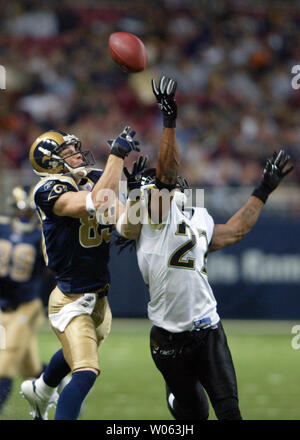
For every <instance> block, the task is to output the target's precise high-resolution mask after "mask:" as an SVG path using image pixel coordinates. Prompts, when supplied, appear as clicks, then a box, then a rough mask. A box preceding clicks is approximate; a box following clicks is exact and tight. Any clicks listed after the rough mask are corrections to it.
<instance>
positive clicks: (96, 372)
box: [73, 367, 100, 376]
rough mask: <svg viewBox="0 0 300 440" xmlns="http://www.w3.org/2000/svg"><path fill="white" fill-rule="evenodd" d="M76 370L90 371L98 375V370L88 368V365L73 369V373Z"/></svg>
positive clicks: (76, 371)
mask: <svg viewBox="0 0 300 440" xmlns="http://www.w3.org/2000/svg"><path fill="white" fill-rule="evenodd" d="M78 371H92V372H93V373H95V374H96V376H99V374H100V370H98V369H96V368H90V367H86V368H76V370H74V371H73V373H78Z"/></svg>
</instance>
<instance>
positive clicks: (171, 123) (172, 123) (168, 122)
mask: <svg viewBox="0 0 300 440" xmlns="http://www.w3.org/2000/svg"><path fill="white" fill-rule="evenodd" d="M163 123H164V127H165V128H175V127H176V119H168V118H164V120H163Z"/></svg>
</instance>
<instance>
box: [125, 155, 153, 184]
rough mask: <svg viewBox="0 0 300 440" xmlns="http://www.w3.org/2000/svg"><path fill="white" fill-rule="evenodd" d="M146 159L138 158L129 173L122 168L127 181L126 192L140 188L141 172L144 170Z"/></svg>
mask: <svg viewBox="0 0 300 440" xmlns="http://www.w3.org/2000/svg"><path fill="white" fill-rule="evenodd" d="M147 162H148V157H147V156H146V157H144V156H140V157H139V158H138V160H137V161H135V162H134V163H133V166H132V170H131V172H129V171H128V169H127V168H126V167H124V168H123V172H124V174H125V177H126V179H127V187H128V191H131V190H133V189H138V188H140V187H141V183H142V175H143V171H144V170H145V168H146V165H147Z"/></svg>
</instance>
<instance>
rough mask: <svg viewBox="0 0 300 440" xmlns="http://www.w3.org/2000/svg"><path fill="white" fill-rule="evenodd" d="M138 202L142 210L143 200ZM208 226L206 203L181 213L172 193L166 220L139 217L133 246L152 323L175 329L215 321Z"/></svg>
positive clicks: (209, 224)
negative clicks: (154, 222)
mask: <svg viewBox="0 0 300 440" xmlns="http://www.w3.org/2000/svg"><path fill="white" fill-rule="evenodd" d="M141 204H142V209H143V210H144V211H145V210H146V209H147V208H146V206H145V201H144V200H142V201H141ZM144 217H145V216H144ZM147 218H148V215H147ZM213 229H214V221H213V219H212V217H211V216H210V215H209V214H208V212H207V210H206V209H205V208H198V207H197V208H193V209H192V210H191V211H190V212H188V211H187V212H184V213H183V212H182V211H181V210H180V209H179V208H178V206H177V204H176V202H175V199H174V198H173V200H172V202H171V208H170V212H169V216H168V220H167V222H166V224H163V225H151V224H150V221H149V222H147V223H145V222H144V224H143V226H142V230H141V234H140V237H139V239H138V240H137V242H136V249H137V258H138V264H139V268H140V271H141V273H142V276H143V279H144V282H145V284H146V285H147V286H148V289H149V293H150V301H149V303H148V317H149V319H150V320H151V321H152V323H153V324H154V325H156V326H158V327H162V328H164V329H165V330H168V331H170V332H173V333H178V332H183V331H187V330H193V329H199V328H207V327H210V326H213V325H215V324H216V323H217V322H218V321H219V319H220V318H219V315H218V314H217V310H216V305H217V304H216V300H215V298H214V295H213V292H212V289H211V287H210V285H209V283H208V279H207V272H206V259H207V252H208V245H209V243H210V240H211V237H212V233H213Z"/></svg>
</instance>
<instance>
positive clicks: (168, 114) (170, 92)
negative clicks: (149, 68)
mask: <svg viewBox="0 0 300 440" xmlns="http://www.w3.org/2000/svg"><path fill="white" fill-rule="evenodd" d="M176 88H177V82H176V81H174V80H173V79H172V78H167V77H166V76H162V77H161V78H160V80H159V83H158V86H156V82H155V80H154V79H152V90H153V93H154V95H155V98H156V101H157V103H158V106H159V108H160V110H161V111H162V113H163V122H164V127H167V128H173V127H175V126H176V118H177V104H176V99H175V92H176Z"/></svg>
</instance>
